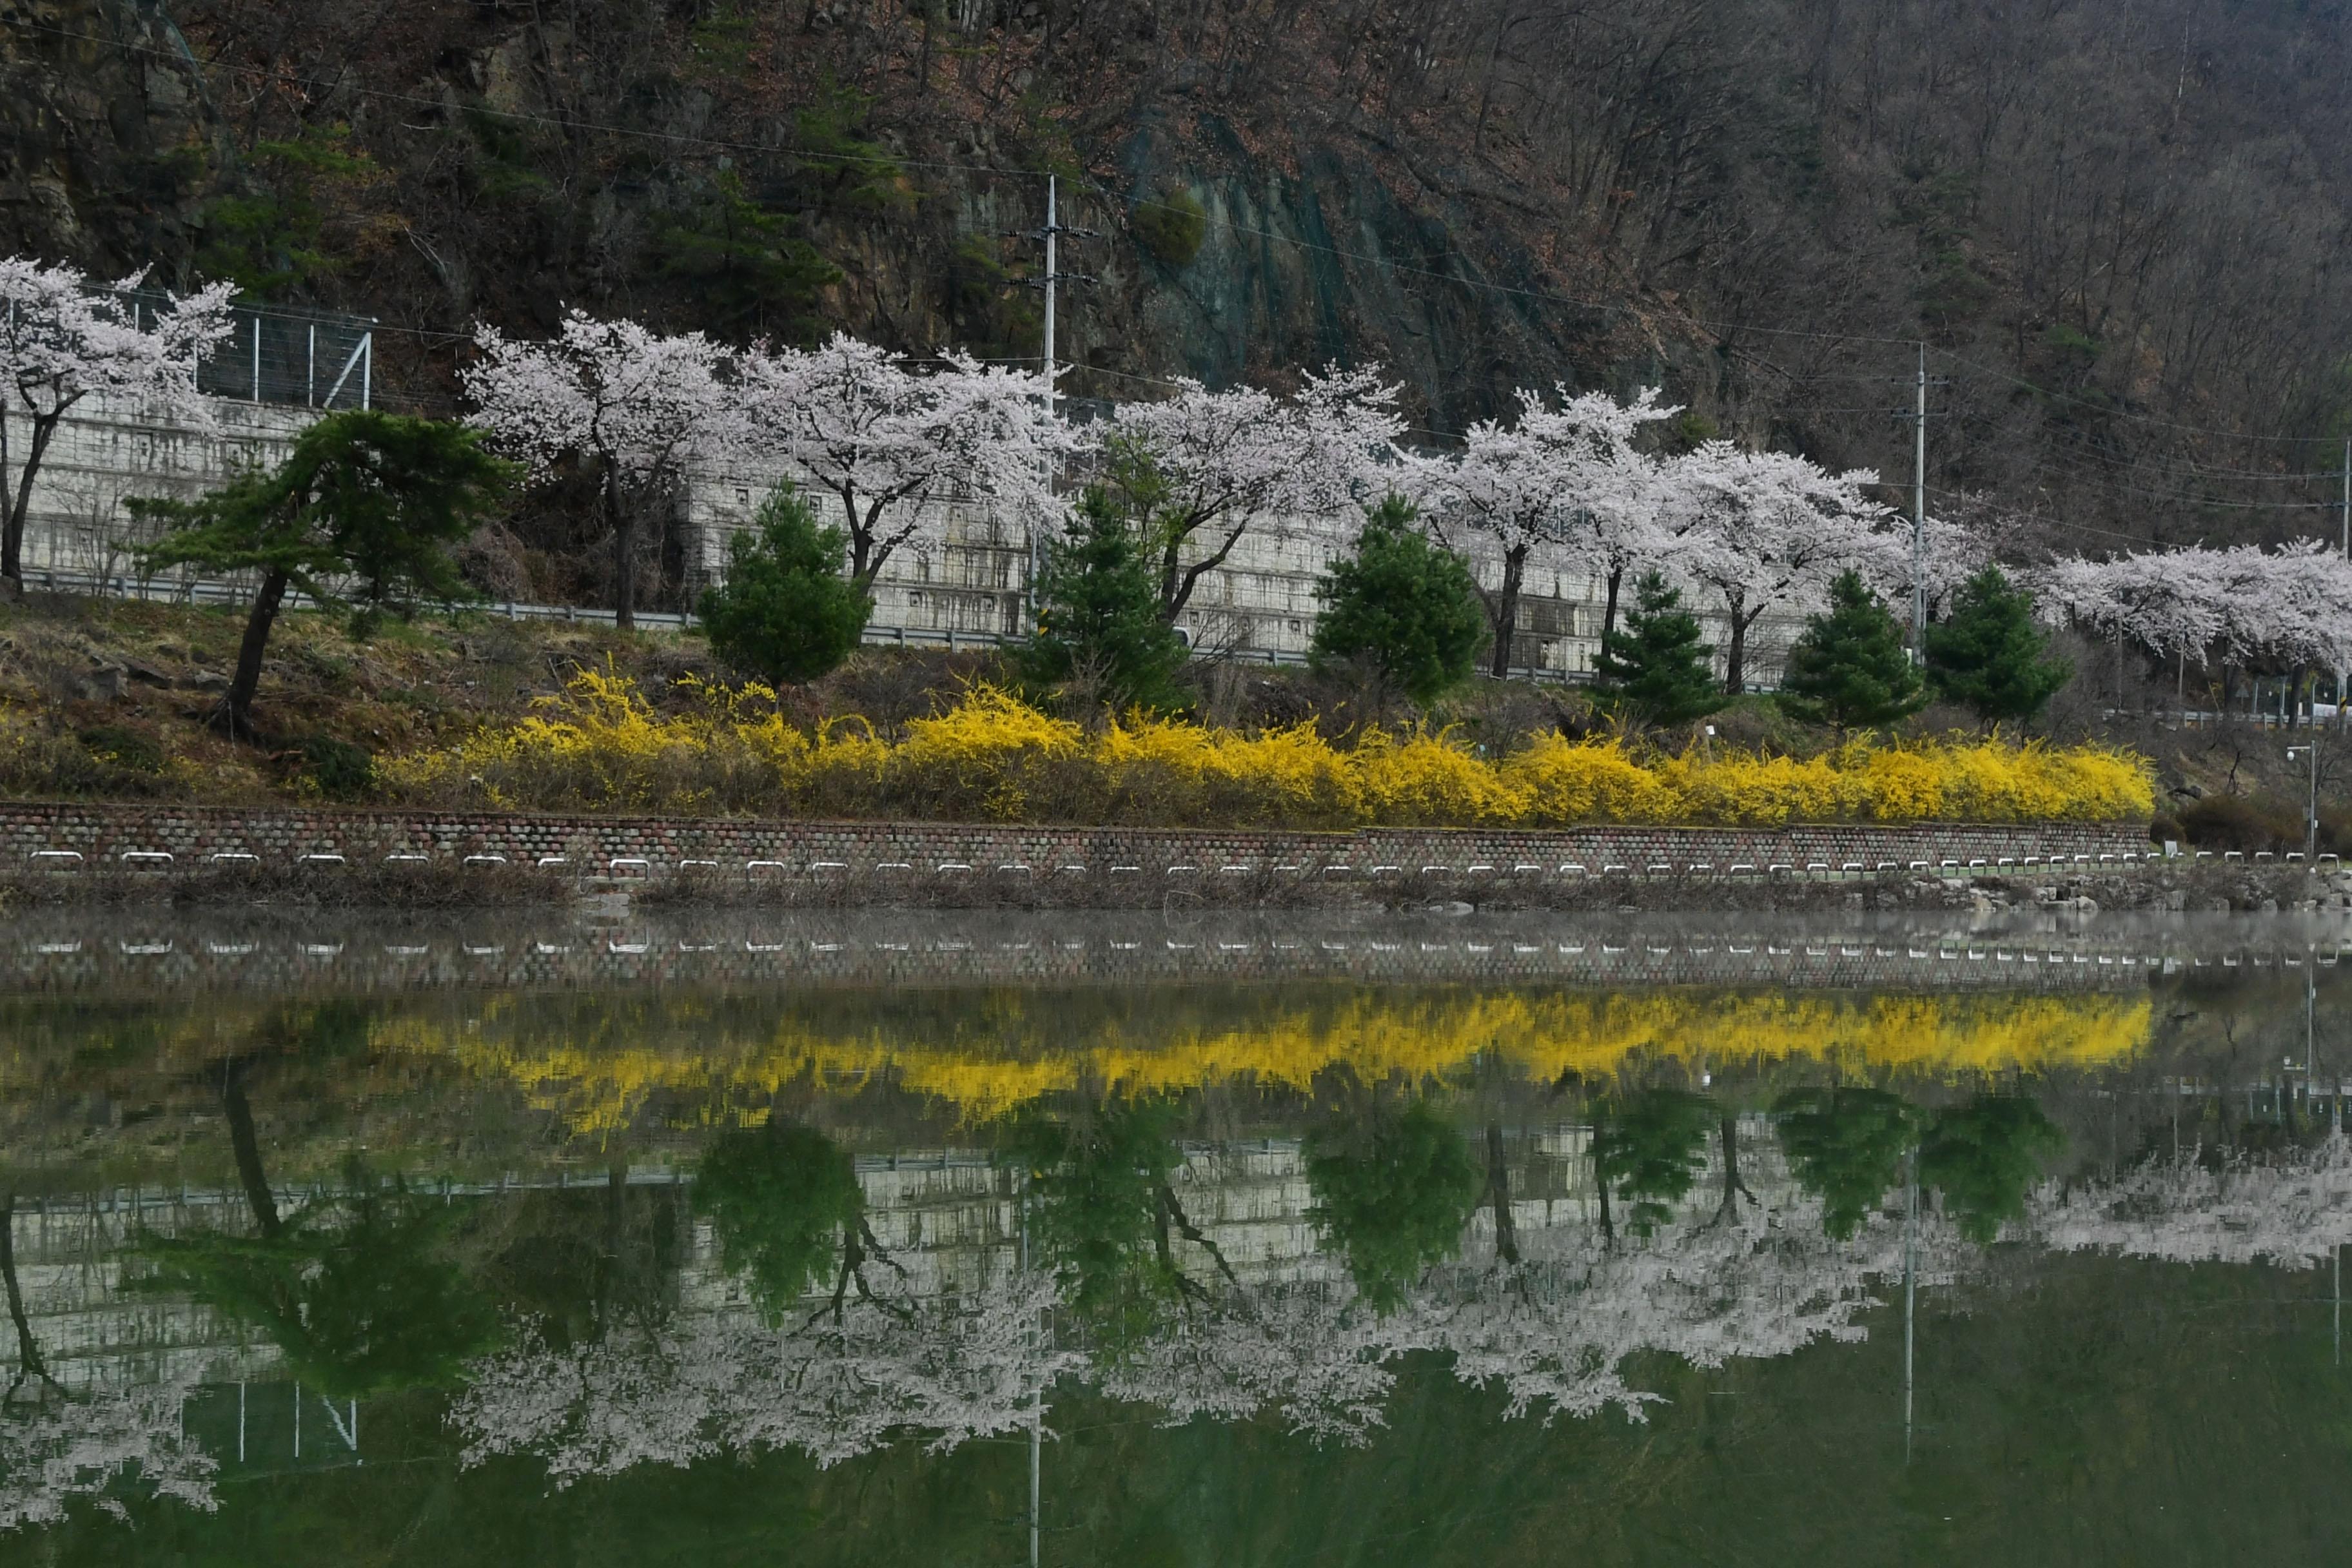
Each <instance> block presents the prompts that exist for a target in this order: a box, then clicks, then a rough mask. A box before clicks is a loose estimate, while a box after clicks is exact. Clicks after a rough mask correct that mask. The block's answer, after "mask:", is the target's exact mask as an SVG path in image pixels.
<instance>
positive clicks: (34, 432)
mask: <svg viewBox="0 0 2352 1568" xmlns="http://www.w3.org/2000/svg"><path fill="white" fill-rule="evenodd" d="M142 277H143V274H139V273H133V274H132V275H131V276H130V277H128V278H125V279H121V280H120V281H118V282H116V283H115V284H114V285H113V286H112V288H111V289H106V288H101V287H99V286H96V285H93V284H92V283H91V282H90V281H89V279H88V278H87V277H85V276H84V275H83V274H82V272H81V271H80V269H79V268H73V267H62V266H61V267H48V266H44V265H43V264H42V263H40V262H38V261H34V260H30V259H27V258H24V257H10V258H7V259H6V260H5V261H0V576H6V577H11V578H16V577H21V576H22V575H23V571H22V562H21V554H22V550H23V542H24V533H25V520H26V513H27V512H28V511H29V510H30V508H31V504H32V495H33V480H34V478H35V476H36V475H37V473H38V472H39V469H40V467H41V461H42V458H43V457H44V456H45V455H46V454H47V450H48V447H49V443H50V441H51V439H52V438H53V437H55V436H56V433H57V429H58V422H59V421H60V420H62V419H63V418H64V417H65V415H66V413H67V411H68V410H69V409H71V408H72V407H73V406H74V405H77V404H79V403H80V402H81V401H82V400H83V399H84V398H86V397H89V395H92V394H93V393H116V394H121V395H127V396H133V397H138V398H142V399H144V400H145V401H146V403H147V404H148V405H149V408H150V412H151V413H152V414H155V415H159V416H163V417H166V418H171V419H175V420H180V421H183V422H185V423H189V424H194V425H196V426H200V427H204V426H210V425H211V423H212V416H211V411H210V405H208V404H207V403H206V402H205V399H204V398H203V397H201V396H200V395H198V394H197V391H196V365H197V363H198V362H199V361H200V360H202V358H203V357H204V355H205V352H206V351H208V350H209V349H210V348H211V347H212V346H213V345H214V344H215V343H216V342H220V340H221V339H223V338H225V337H226V336H227V335H228V332H229V314H228V309H229V300H230V297H231V294H232V293H233V289H232V288H231V286H230V285H228V284H226V283H215V284H213V285H211V286H209V287H207V288H205V289H198V290H196V291H195V292H194V293H193V294H172V293H168V292H167V293H165V294H164V295H163V298H162V300H161V302H160V303H157V302H153V301H151V300H145V299H141V300H132V299H131V298H129V297H128V296H129V292H130V290H131V289H136V288H138V287H139V285H140V282H141V281H142ZM17 421H23V422H26V424H27V425H28V426H29V428H28V429H27V430H26V432H25V433H24V436H23V437H22V438H21V439H12V431H11V429H10V426H11V425H12V424H14V423H16V422H17Z"/></svg>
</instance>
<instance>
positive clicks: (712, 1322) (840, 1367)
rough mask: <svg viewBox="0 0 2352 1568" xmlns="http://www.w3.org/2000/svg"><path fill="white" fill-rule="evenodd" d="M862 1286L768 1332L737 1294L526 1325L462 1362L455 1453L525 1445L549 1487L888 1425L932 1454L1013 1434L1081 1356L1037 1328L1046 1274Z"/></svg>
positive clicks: (861, 1447) (826, 1455) (811, 1446)
mask: <svg viewBox="0 0 2352 1568" xmlns="http://www.w3.org/2000/svg"><path fill="white" fill-rule="evenodd" d="M892 1279H895V1277H885V1278H882V1279H877V1281H876V1282H875V1283H876V1289H874V1290H873V1291H872V1292H871V1293H867V1292H866V1291H862V1290H861V1291H860V1292H859V1293H858V1294H857V1295H856V1296H854V1297H850V1298H847V1299H842V1300H835V1302H834V1303H832V1304H831V1305H829V1306H822V1307H820V1308H819V1309H818V1310H815V1311H814V1312H813V1313H811V1314H810V1315H809V1316H808V1317H807V1318H805V1319H804V1320H803V1319H797V1318H795V1319H791V1320H787V1321H785V1322H784V1323H783V1324H782V1326H779V1327H770V1326H769V1325H768V1324H767V1323H766V1322H764V1321H762V1320H761V1316H760V1315H759V1314H758V1313H757V1312H756V1311H753V1310H750V1309H748V1308H746V1307H734V1308H727V1309H721V1310H707V1311H697V1312H690V1313H682V1314H679V1315H678V1316H677V1317H676V1318H674V1319H672V1320H670V1321H667V1322H662V1323H658V1324H645V1325H640V1326H639V1327H638V1328H637V1329H635V1331H630V1332H625V1333H622V1334H618V1335H615V1336H613V1337H610V1338H607V1339H605V1340H603V1341H599V1342H593V1343H591V1344H586V1345H582V1346H574V1347H572V1348H570V1349H556V1348H553V1347H551V1346H549V1345H548V1344H546V1343H545V1342H542V1341H540V1340H538V1339H535V1338H533V1337H531V1336H529V1335H525V1336H523V1337H522V1338H521V1339H520V1341H519V1342H517V1343H516V1344H515V1345H514V1346H513V1348H511V1349H509V1350H507V1351H504V1352H500V1353H499V1354H496V1355H492V1356H489V1357H486V1358H484V1359H482V1360H480V1361H478V1362H477V1363H474V1365H473V1366H472V1368H471V1369H470V1373H471V1375H470V1377H469V1379H468V1382H467V1388H466V1391H465V1392H464V1393H463V1394H460V1395H458V1397H457V1400H456V1402H455V1403H454V1404H453V1405H452V1407H451V1409H450V1413H449V1421H450V1424H451V1425H452V1426H454V1427H455V1428H456V1429H457V1431H458V1433H459V1434H460V1435H461V1436H463V1437H464V1438H465V1440H466V1447H465V1449H464V1451H463V1454H462V1456H461V1458H462V1462H463V1463H465V1464H467V1465H478V1464H480V1463H482V1462H484V1461H485V1460H487V1459H489V1458H495V1457H497V1456H499V1455H502V1454H533V1455H536V1456H538V1457H539V1458H540V1459H541V1461H542V1462H544V1463H545V1464H546V1466H547V1469H548V1474H549V1476H550V1477H551V1479H553V1481H554V1482H555V1484H556V1485H557V1486H558V1487H565V1486H569V1485H571V1484H572V1482H573V1481H576V1480H579V1479H582V1478H583V1477H593V1476H609V1475H616V1474H618V1473H620V1472H621V1471H623V1470H626V1469H629V1468H633V1467H635V1466H637V1465H643V1464H664V1465H676V1466H679V1467H684V1466H688V1465H691V1464H693V1463H694V1462H696V1461H697V1460H698V1459H702V1458H709V1457H710V1456H713V1455H718V1454H730V1455H740V1454H746V1453H750V1452H752V1451H756V1450H759V1449H763V1448H792V1449H798V1450H799V1451H801V1452H803V1453H805V1454H807V1455H809V1456H810V1457H811V1458H814V1459H815V1460H816V1462H817V1463H818V1464H819V1465H823V1466H830V1465H835V1464H838V1463H840V1462H841V1461H843V1460H845V1459H851V1458H856V1457H857V1456H858V1455H861V1454H866V1453H870V1452H872V1451H873V1450H874V1449H876V1448H877V1447H881V1446H882V1445H883V1444H884V1443H885V1442H887V1441H888V1440H890V1439H891V1438H892V1437H893V1436H898V1435H899V1434H901V1433H909V1434H919V1435H921V1436H924V1437H925V1438H926V1440H927V1441H928V1444H929V1447H930V1449H931V1450H932V1451H933V1452H935V1453H944V1452H947V1451H948V1450H950V1449H952V1448H955V1447H959V1446H961V1445H962V1444H963V1443H966V1442H969V1441H971V1439H973V1438H975V1437H986V1436H995V1435H998V1434H1001V1433H1004V1432H1010V1431H1013V1430H1017V1429H1025V1428H1026V1427H1027V1426H1028V1425H1029V1424H1030V1422H1031V1421H1032V1420H1033V1419H1035V1418H1036V1417H1037V1415H1038V1411H1039V1405H1040V1402H1041V1401H1042V1399H1043V1397H1044V1394H1045V1390H1046V1389H1047V1388H1048V1387H1050V1386H1051V1385H1052V1384H1053V1383H1054V1381H1055V1379H1056V1378H1057V1377H1059V1376H1061V1375H1062V1374H1063V1373H1066V1372H1068V1371H1070V1370H1072V1369H1074V1368H1075V1367H1076V1365H1077V1364H1078V1360H1077V1358H1076V1356H1075V1355H1074V1354H1071V1353H1069V1352H1062V1351H1057V1350H1055V1348H1054V1347H1053V1345H1052V1343H1051V1342H1050V1341H1049V1340H1048V1339H1047V1338H1046V1337H1045V1335H1044V1334H1043V1333H1042V1332H1041V1331H1040V1324H1041V1323H1042V1322H1043V1321H1045V1315H1046V1314H1047V1313H1049V1312H1050V1311H1051V1310H1053V1308H1054V1307H1055V1304H1056V1303H1057V1301H1058V1300H1059V1297H1058V1294H1057V1292H1056V1291H1055V1286H1054V1281H1053V1279H1052V1277H1051V1276H1050V1275H1046V1274H1043V1273H1030V1274H1016V1275H1013V1276H1011V1277H1009V1278H1008V1279H1005V1280H1004V1281H1003V1282H1002V1283H1001V1284H1000V1285H999V1286H997V1287H996V1288H994V1289H990V1290H988V1291H986V1292H985V1293H983V1294H981V1295H979V1296H977V1297H975V1298H971V1299H965V1298H958V1297H929V1298H924V1297H919V1296H916V1295H914V1294H912V1293H911V1292H908V1291H907V1290H905V1289H903V1288H902V1287H900V1286H898V1285H895V1284H893V1283H892V1282H891V1281H892Z"/></svg>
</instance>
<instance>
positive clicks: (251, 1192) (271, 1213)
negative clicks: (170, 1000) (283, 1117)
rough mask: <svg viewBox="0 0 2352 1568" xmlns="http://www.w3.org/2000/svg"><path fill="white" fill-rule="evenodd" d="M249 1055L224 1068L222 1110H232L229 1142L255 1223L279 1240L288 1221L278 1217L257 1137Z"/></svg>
mask: <svg viewBox="0 0 2352 1568" xmlns="http://www.w3.org/2000/svg"><path fill="white" fill-rule="evenodd" d="M245 1068H246V1062H245V1058H242V1057H239V1058H235V1059H234V1060H232V1061H230V1062H229V1064H228V1066H227V1067H226V1068H223V1069H222V1072H221V1109H222V1110H225V1111H226V1112H227V1113H228V1145H229V1148H230V1150H231V1151H232V1152H235V1154H236V1179H237V1182H238V1184H240V1185H242V1186H243V1187H244V1188H245V1202H246V1206H247V1207H248V1208H250V1209H251V1210H252V1211H253V1223H254V1224H255V1225H257V1226H260V1227H261V1235H262V1239H264V1240H265V1241H275V1240H276V1239H277V1238H278V1233H279V1232H280V1231H282V1230H284V1229H285V1222H284V1221H282V1220H280V1219H279V1218H278V1199H277V1197H276V1195H275V1194H272V1193H271V1192H270V1190H269V1177H268V1173H265V1172H264V1171H263V1170H262V1168H261V1141H260V1140H259V1139H258V1138H257V1137H255V1136H254V1131H253V1104H252V1102H251V1101H250V1100H247V1099H246V1098H245Z"/></svg>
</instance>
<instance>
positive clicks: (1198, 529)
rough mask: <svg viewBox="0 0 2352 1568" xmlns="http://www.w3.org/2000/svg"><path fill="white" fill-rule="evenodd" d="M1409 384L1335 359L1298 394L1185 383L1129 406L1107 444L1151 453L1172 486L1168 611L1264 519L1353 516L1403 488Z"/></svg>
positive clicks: (1163, 563) (1163, 587)
mask: <svg viewBox="0 0 2352 1568" xmlns="http://www.w3.org/2000/svg"><path fill="white" fill-rule="evenodd" d="M1398 391H1399V388H1398V387H1396V386H1395V385H1393V384H1389V383H1386V382H1383V381H1382V380H1381V372H1380V370H1379V368H1378V367H1377V366H1370V367H1367V368H1365V369H1362V370H1353V371H1349V370H1341V369H1339V367H1338V366H1336V365H1335V366H1332V367H1329V368H1328V369H1326V370H1324V371H1322V372H1320V373H1317V372H1313V371H1310V372H1308V373H1307V374H1306V375H1305V377H1304V378H1303V384H1302V385H1301V387H1300V390H1299V393H1298V395H1297V396H1296V397H1294V398H1289V399H1284V398H1278V397H1276V396H1275V395H1272V394H1271V393H1268V392H1265V391H1263V390H1261V389H1259V388H1256V387H1249V386H1239V387H1234V388H1230V389H1228V390H1226V391H1223V392H1212V391H1210V390H1209V389H1208V388H1207V387H1206V386H1204V385H1202V384H1201V383H1200V382H1197V381H1192V380H1180V381H1179V382H1177V383H1176V388H1175V391H1174V393H1173V394H1172V395H1170V396H1168V397H1165V398H1161V399H1159V400H1157V401H1154V402H1150V403H1129V404H1125V405H1121V406H1120V407H1119V409H1118V412H1116V413H1115V414H1113V415H1112V416H1111V417H1110V420H1109V421H1108V427H1107V428H1106V430H1105V431H1104V447H1105V448H1106V449H1107V450H1108V452H1109V453H1111V454H1112V455H1114V456H1126V457H1136V456H1146V457H1148V458H1150V462H1151V464H1152V466H1153V468H1154V469H1155V470H1156V473H1157V477H1158V479H1159V481H1160V484H1161V485H1162V486H1163V487H1164V492H1165V493H1164V497H1163V499H1162V500H1161V503H1160V512H1159V515H1158V517H1157V518H1156V519H1155V527H1156V529H1157V530H1158V531H1159V533H1160V538H1161V541H1162V544H1161V559H1160V614H1161V615H1162V616H1167V617H1171V618H1172V617H1173V616H1176V615H1177V614H1179V613H1180V612H1181V610H1182V609H1183V608H1184V606H1185V605H1187V604H1188V603H1190V602H1191V599H1192V590H1193V588H1194V587H1195V586H1196V585H1197V584H1199V582H1200V580H1201V579H1202V577H1203V576H1205V575H1207V574H1209V573H1210V572H1213V571H1214V570H1215V569H1216V568H1217V567H1219V566H1220V565H1223V563H1224V561H1225V559H1226V557H1228V556H1229V555H1231V554H1232V553H1233V552H1234V547H1235V546H1236V545H1238V544H1239V543H1240V542H1241V541H1242V538H1243V536H1244V534H1246V533H1247V532H1248V531H1249V530H1250V529H1251V527H1252V526H1254V525H1255V524H1257V523H1259V522H1261V521H1265V519H1267V518H1269V517H1272V516H1275V515H1277V514H1282V513H1303V514H1309V515H1319V516H1332V515H1342V514H1344V513H1345V512H1347V511H1348V510H1349V509H1351V508H1352V507H1355V506H1357V505H1360V504H1362V503H1364V502H1366V501H1368V500H1375V499H1377V496H1378V493H1379V492H1380V491H1381V490H1382V489H1387V488H1391V487H1392V486H1395V485H1397V484H1398V483H1399V481H1400V480H1401V479H1402V477H1403V475H1404V474H1405V472H1406V467H1405V464H1404V461H1403V458H1402V454H1401V453H1400V452H1399V451H1398V449H1397V437H1400V436H1402V434H1403V433H1404V420H1403V416H1402V415H1400V414H1399V413H1398V412H1397V406H1396V404H1397V395H1398ZM1196 536H1197V537H1198V540H1199V542H1198V544H1197V545H1196V544H1195V542H1194V541H1195V539H1196Z"/></svg>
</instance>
